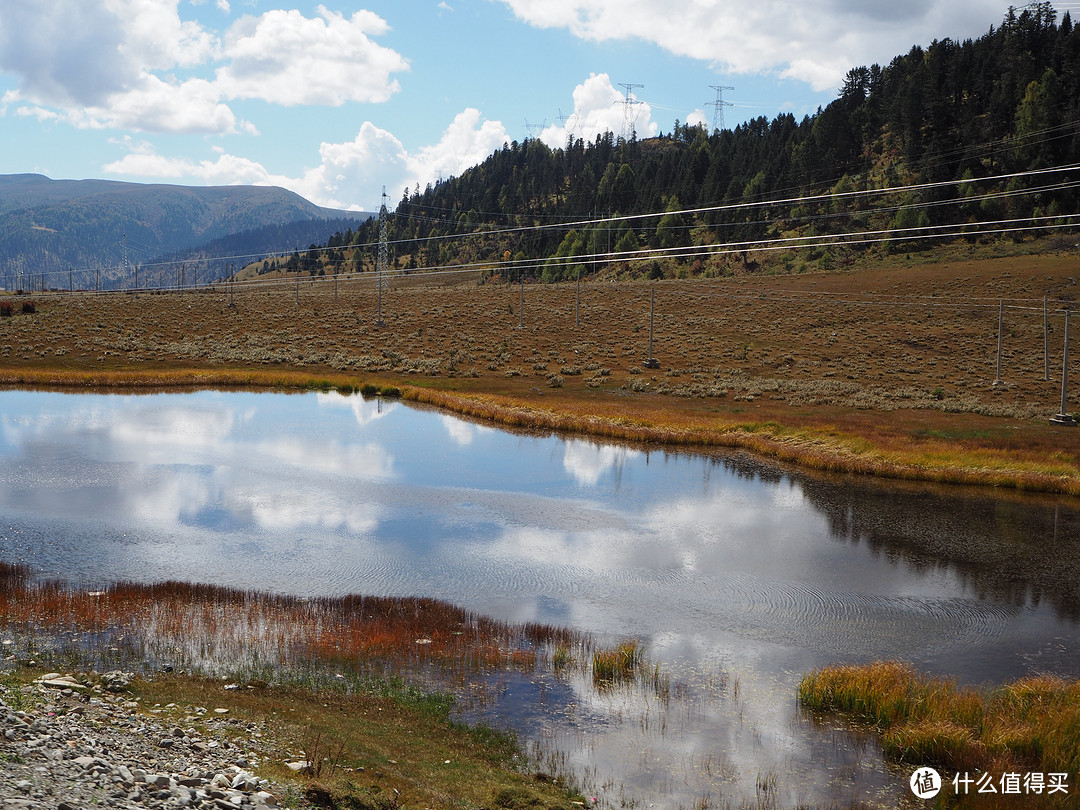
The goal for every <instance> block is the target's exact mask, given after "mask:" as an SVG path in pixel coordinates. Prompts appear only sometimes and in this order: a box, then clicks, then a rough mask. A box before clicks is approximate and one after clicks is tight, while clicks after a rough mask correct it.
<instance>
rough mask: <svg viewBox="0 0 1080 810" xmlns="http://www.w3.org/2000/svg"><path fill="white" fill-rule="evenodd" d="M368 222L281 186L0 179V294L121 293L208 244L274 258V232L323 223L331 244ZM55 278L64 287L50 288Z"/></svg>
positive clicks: (29, 176)
mask: <svg viewBox="0 0 1080 810" xmlns="http://www.w3.org/2000/svg"><path fill="white" fill-rule="evenodd" d="M369 216H371V215H370V214H367V213H364V212H353V211H343V210H338V209H333V208H325V207H323V206H318V205H316V204H314V203H312V202H310V201H309V200H306V199H305V198H304V197H302V196H300V195H299V194H296V193H295V192H292V191H289V190H287V189H284V188H280V187H277V186H240V185H236V186H183V185H172V184H166V183H153V184H144V183H133V182H128V181H118V180H100V179H85V180H69V179H59V180H57V179H53V178H50V177H47V176H45V175H41V174H34V173H22V174H9V175H0V284H4V285H7V286H8V287H12V286H18V287H29V288H34V287H35V286H44V287H49V286H64V287H66V286H67V284H68V283H69V282H68V280H69V278H74V279H75V280H76V281H77V283H78V284H79V286H87V284H88V281H89V279H90V278H92V277H93V278H95V279H97V280H98V281H96V282H95V283H101V282H102V281H104V282H105V284H106V286H112V285H122V284H123V282H124V280H125V278H126V277H127V276H129V275H132V274H133V266H134V265H137V264H139V263H141V262H146V261H150V260H153V259H155V258H157V257H160V256H162V255H165V254H170V253H179V252H183V251H192V250H195V249H197V248H199V247H200V246H202V245H205V244H207V243H210V242H212V241H214V240H218V239H222V238H227V237H229V236H232V235H236V234H241V233H250V234H251V238H252V242H251V243H250V244H249V245H248V246H246V248H245V249H247V250H249V251H250V252H253V253H255V252H260V251H261V250H263V249H271V246H270V244H269V243H268V242H266V237H267V236H268V235H269V234H270V233H272V228H273V227H274V226H286V225H292V224H294V223H300V222H312V223H317V222H319V221H323V220H326V221H328V225H327V229H326V233H325V236H324V238H328V237H329V236H330V235H332V234H333V233H334V232H335V231H336V230H339V229H340V226H341V223H342V222H345V221H355V222H361V221H363V220H364V219H366V218H367V217H369ZM267 228H271V231H267V230H266V229H267ZM316 231H318V228H317V226H316ZM264 243H265V244H264ZM274 249H276V248H274ZM35 275H36V276H37V279H38V280H37V281H33V280H32V279H33V277H34V276H35ZM60 275H62V276H63V282H62V283H61V282H60V281H59V280H58V278H54V277H58V276H60ZM16 279H19V281H18V283H16V281H15V280H16ZM144 280H146V279H144Z"/></svg>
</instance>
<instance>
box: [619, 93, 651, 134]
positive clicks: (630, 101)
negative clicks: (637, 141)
mask: <svg viewBox="0 0 1080 810" xmlns="http://www.w3.org/2000/svg"><path fill="white" fill-rule="evenodd" d="M644 86H645V85H643V84H624V83H623V82H619V87H625V88H626V98H625V99H623V103H622V104H623V140H624V141H629V140H630V139H631V138H633V136H634V121H635V119H636V118H637V113H636V112H634V107H636V106H637V105H638V104H644V103H645V102H643V101H638V100H637V99H636V98H634V95H633V93H634V88H635V87H644Z"/></svg>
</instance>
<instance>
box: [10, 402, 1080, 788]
mask: <svg viewBox="0 0 1080 810" xmlns="http://www.w3.org/2000/svg"><path fill="white" fill-rule="evenodd" d="M0 560H4V561H8V562H22V563H27V564H29V565H30V566H32V568H33V569H34V570H35V571H36V572H39V573H42V574H43V575H48V576H59V577H62V578H64V579H68V580H71V581H74V582H77V583H80V584H84V585H87V586H94V585H98V584H104V583H106V582H109V581H113V580H117V579H126V580H135V581H142V582H153V581H160V580H165V579H181V580H189V581H195V582H206V583H212V584H216V585H222V586H234V587H239V588H257V589H262V590H267V591H273V592H279V593H287V594H297V595H344V594H350V593H367V594H375V595H401V596H408V595H420V596H432V597H438V598H441V599H445V600H448V601H451V602H454V603H457V604H460V605H462V606H464V607H466V608H468V609H471V610H474V611H477V612H480V613H484V614H487V615H491V616H494V617H497V618H501V619H506V620H510V621H538V622H544V623H553V624H559V625H566V626H569V627H572V628H575V629H579V630H583V631H587V632H589V633H593V634H598V635H600V636H602V637H604V638H608V639H610V640H612V641H614V640H617V639H621V638H624V637H632V638H635V639H639V640H641V641H642V642H643V643H644V644H645V646H646V649H647V652H648V654H649V656H650V657H651V658H652V659H654V660H656V661H659V662H660V663H661V664H662V666H663V668H664V670H665V671H666V672H669V673H671V675H672V677H673V678H674V679H675V680H676V681H677V682H678V683H679V684H680V685H681V686H680V694H681V695H682V696H683V697H682V699H681V700H675V701H672V702H671V703H670V705H658V704H657V703H656V702H655V701H652V702H650V700H649V698H648V695H644V694H597V693H596V692H595V691H593V690H591V689H590V688H589V687H588V685H587V684H584V683H583V682H577V681H574V680H573V679H571V680H566V679H561V680H560V679H557V678H554V677H537V678H534V679H531V680H530V679H523V678H512V677H508V680H507V682H506V683H505V684H504V685H503V689H502V695H501V697H500V699H499V701H498V702H496V703H495V704H494V705H485V706H482V707H476V708H472V707H470V708H469V709H468V711H469V712H470V716H472V717H482V718H483V719H485V720H487V721H489V722H493V723H496V724H504V725H512V726H514V727H516V728H518V729H519V730H521V732H522V733H523V735H524V738H525V739H526V740H527V741H530V742H532V743H535V744H537V745H539V746H541V748H542V750H545V751H548V752H549V753H550V752H552V751H555V752H558V753H557V756H558V757H559V758H560V761H561V763H562V764H563V765H565V766H569V767H572V768H574V769H575V770H576V771H577V772H578V773H579V775H580V776H582V778H585V779H587V780H588V784H589V785H590V789H591V790H593V791H595V794H594V795H598V798H600V800H601V803H608V804H612V805H614V806H617V805H618V803H619V801H620V800H622V799H629V798H633V799H635V800H637V801H638V802H639V803H640V805H639V806H648V805H649V804H650V803H656V804H657V805H658V806H676V805H680V804H681V805H683V806H691V805H693V804H695V803H696V802H698V801H700V800H701V799H703V798H708V799H709V800H710V801H711V802H712V803H713V804H714V805H716V804H721V805H722V804H724V803H731V804H733V805H735V806H738V804H739V803H742V802H745V803H753V802H754V801H755V800H756V798H758V797H759V790H760V789H759V787H758V783H759V782H760V781H761V779H762V778H763V777H769V778H770V779H771V780H772V784H773V785H775V787H774V788H771V789H773V790H775V793H776V795H777V796H778V797H779V799H780V804H781V805H782V806H786V805H789V804H791V805H793V804H795V803H797V802H814V803H826V804H827V803H831V802H837V803H841V804H848V803H850V802H851V801H855V800H865V801H872V800H875V799H876V800H880V801H882V802H883V803H885V804H886V805H892V806H895V804H896V802H897V801H898V800H899V799H900V797H903V796H904V795H905V792H906V790H907V787H906V784H907V776H908V772H907V771H904V770H902V769H894V768H890V767H889V766H887V765H886V764H885V763H884V761H883V760H882V757H881V754H880V750H879V749H878V748H877V746H876V743H875V742H874V741H873V738H872V737H871V738H866V739H864V738H861V737H860V736H859V735H858V734H855V733H854V732H850V731H847V730H844V729H841V728H836V727H832V726H829V727H825V728H823V727H820V726H818V725H817V724H815V723H814V722H813V721H812V720H811V719H810V718H808V717H807V716H805V715H803V714H802V713H801V712H800V710H799V708H798V706H797V704H796V700H795V687H796V684H797V683H798V680H799V677H800V676H801V674H802V673H804V672H805V671H806V670H808V669H810V668H812V667H815V666H820V665H824V664H827V663H833V662H864V661H870V660H875V659H881V658H889V659H902V660H906V661H911V662H913V663H914V664H916V665H917V666H918V667H919V668H920V669H922V670H925V671H928V672H932V673H942V674H948V675H952V676H955V677H957V678H958V679H959V680H961V681H963V682H984V681H1001V680H1006V679H1012V678H1016V677H1019V676H1022V675H1025V674H1028V673H1033V672H1052V673H1057V674H1062V675H1067V676H1073V677H1080V645H1078V644H1077V643H1076V642H1077V639H1078V632H1077V630H1078V621H1080V585H1078V583H1080V510H1078V508H1077V503H1076V502H1075V501H1070V500H1066V499H1050V498H1022V497H1017V496H1005V497H995V496H994V495H993V493H988V492H986V491H978V492H976V491H970V490H963V489H941V488H932V487H925V486H908V485H899V484H888V483H882V482H876V481H870V480H866V479H858V478H826V477H819V476H812V475H808V474H805V473H800V472H792V471H790V470H781V469H779V468H776V467H773V466H770V465H769V464H767V463H764V462H761V461H758V460H754V459H752V458H749V457H747V456H742V455H728V456H720V455H716V456H702V455H692V454H684V453H666V452H662V451H656V450H653V451H648V450H645V449H641V448H633V447H627V446H616V445H610V444H602V443H597V442H593V441H589V440H583V439H564V438H559V437H555V436H550V435H543V436H534V435H520V434H514V433H508V432H505V431H501V430H497V429H494V428H491V427H487V426H483V425H479V424H475V423H471V422H468V421H465V420H462V419H459V418H456V417H453V416H448V415H445V414H441V413H437V412H433V411H430V410H421V409H416V408H412V407H407V406H405V405H403V404H401V403H399V402H392V401H379V400H364V399H362V398H361V397H359V396H352V397H345V396H340V395H338V394H335V393H329V394H314V393H312V394H303V395H299V394H293V395H284V394H266V393H260V394H254V393H236V392H228V393H223V392H200V393H194V394H157V395H139V396H119V395H100V394H96V395H95V394H90V395H71V394H57V393H46V392H27V391H4V392H0ZM552 756H555V755H552Z"/></svg>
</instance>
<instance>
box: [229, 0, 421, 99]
mask: <svg viewBox="0 0 1080 810" xmlns="http://www.w3.org/2000/svg"><path fill="white" fill-rule="evenodd" d="M318 14H319V17H318V18H317V19H308V18H306V17H304V15H302V14H301V13H300V12H299V11H295V10H294V11H268V12H266V13H265V14H263V15H262V16H260V17H251V16H244V17H242V18H241V19H240V20H238V21H237V22H235V23H234V24H233V26H232V27H231V28H230V29H229V32H228V34H227V35H226V38H225V46H224V55H225V57H226V58H227V60H228V64H227V65H225V66H223V67H222V68H220V69H219V70H218V72H217V81H216V85H217V86H218V88H219V89H220V91H221V92H222V94H223V95H224V96H226V97H228V98H258V99H262V100H264V101H269V102H272V103H275V104H283V105H286V106H291V105H294V104H326V105H334V106H337V105H340V104H343V103H345V102H346V101H373V102H380V101H386V100H387V99H388V98H390V96H391V95H393V94H394V93H396V92H397V91H398V89H399V85H398V83H397V81H395V80H393V79H391V78H390V76H391V74H392V73H397V72H400V71H404V70H407V69H408V63H407V62H406V61H405V58H404V57H403V56H401V55H400V54H398V53H397V52H396V51H393V50H391V49H390V48H385V47H383V46H381V45H377V44H376V43H375V42H373V41H372V40H371V38H370V36H369V35H379V34H384V33H386V31H387V29H388V27H387V25H386V22H385V21H384V20H382V19H381V18H380V17H378V16H377V15H375V14H373V13H372V12H370V11H358V12H356V13H355V14H353V15H352V17H350V18H348V19H346V18H345V17H344V16H343V15H341V14H338V13H335V12H332V11H328V10H327V9H326V8H325V7H323V6H319V10H318Z"/></svg>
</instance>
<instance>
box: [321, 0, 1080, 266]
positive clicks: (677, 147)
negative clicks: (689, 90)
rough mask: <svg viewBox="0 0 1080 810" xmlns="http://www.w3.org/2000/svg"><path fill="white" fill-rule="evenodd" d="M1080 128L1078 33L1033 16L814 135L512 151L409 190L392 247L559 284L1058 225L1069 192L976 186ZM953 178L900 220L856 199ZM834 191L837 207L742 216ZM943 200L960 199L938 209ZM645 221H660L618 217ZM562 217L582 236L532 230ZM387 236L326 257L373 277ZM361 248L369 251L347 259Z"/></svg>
mask: <svg viewBox="0 0 1080 810" xmlns="http://www.w3.org/2000/svg"><path fill="white" fill-rule="evenodd" d="M1078 121H1080V30H1077V28H1076V27H1075V26H1074V25H1073V23H1072V20H1071V17H1070V15H1069V13H1068V12H1066V13H1065V14H1064V15H1063V17H1062V18H1061V20H1060V21H1059V20H1058V15H1057V12H1056V10H1055V9H1054V8H1053V7H1052V6H1051V4H1050V3H1045V2H1040V3H1034V4H1032V5H1030V6H1027V7H1025V8H1024V9H1022V10H1019V11H1018V10H1017V9H1015V8H1010V9H1009V11H1008V12H1007V14H1006V15H1005V17H1004V19H1003V20H1002V23H1001V25H1000V26H997V27H994V26H991V28H990V29H989V31H988V32H987V33H986V34H985V35H984V36H982V37H980V38H978V39H969V40H965V41H963V42H957V41H954V40H950V39H944V40H935V41H934V42H932V43H931V44H930V45H929V46H927V47H921V46H915V47H913V48H912V49H911V50H910V51H909V52H908V53H906V54H904V55H902V56H897V57H896V58H895V59H893V60H892V61H891V62H890V63H889V64H888V65H886V66H881V65H877V64H875V65H871V66H869V67H857V68H853V69H852V70H850V71H849V72H848V74H847V76H846V77H845V80H844V82H843V85H842V87H841V89H840V91H839V94H838V97H837V98H836V99H835V100H834V101H833V102H831V103H830V104H829V105H828V106H826V107H824V108H819V109H818V111H817V112H816V113H815V114H813V115H808V116H805V117H803V118H802V120H797V119H796V118H795V116H793V115H791V114H781V115H778V116H776V117H775V118H773V119H772V120H768V119H767V118H766V117H764V116H762V117H759V118H755V119H752V120H750V121H747V122H746V123H743V124H740V125H738V126H736V127H735V128H734V129H725V130H723V131H713V132H711V133H710V132H708V131H707V130H706V129H705V128H704V127H701V126H691V125H689V124H686V123H680V122H678V121H676V122H675V125H674V127H673V128H672V131H671V132H670V133H668V134H663V133H661V135H660V136H659V137H656V138H650V139H646V140H640V141H639V140H636V139H630V140H629V141H626V140H623V139H621V138H616V137H615V136H614V135H613V134H612V133H610V132H607V133H598V134H597V135H596V136H595V137H594V138H592V139H591V140H585V139H580V138H579V139H571V140H569V141H568V142H567V143H566V144H565V146H564V147H563V148H560V149H552V148H550V147H548V146H547V145H546V144H544V143H543V142H541V141H539V140H535V139H526V140H525V141H523V142H520V143H519V142H517V141H514V142H511V143H508V144H505V145H504V147H503V148H502V149H501V150H499V151H497V152H495V153H494V154H492V155H491V156H489V157H488V158H487V159H486V160H485V161H484V162H482V163H481V164H480V165H478V166H475V167H473V168H471V169H469V170H467V171H465V172H463V173H462V174H461V175H460V176H458V177H451V178H449V179H446V180H441V181H439V182H438V183H435V184H434V185H429V186H428V187H427V188H425V189H423V190H421V189H420V188H418V187H417V188H414V189H405V191H404V193H403V195H402V197H401V201H400V202H399V203H398V205H397V207H396V209H395V210H394V211H393V214H392V216H391V217H390V218H389V226H388V227H389V239H390V240H391V242H392V243H393V247H392V250H393V254H394V261H395V263H396V265H397V266H398V267H401V268H403V269H406V270H408V269H411V268H418V267H436V266H447V265H454V264H468V263H472V262H477V261H491V262H495V263H496V264H497V263H498V261H499V260H500V259H504V260H505V259H506V258H511V259H513V260H516V262H515V261H512V262H510V263H509V264H508V265H507V266H514V267H518V268H520V267H527V268H528V269H527V270H525V271H524V272H527V273H529V274H530V275H533V276H536V277H538V278H542V279H544V280H550V281H554V280H558V279H560V278H564V277H567V276H569V275H572V274H574V273H576V272H578V271H579V270H580V269H581V268H580V266H576V265H575V262H574V258H575V257H585V256H595V255H597V254H610V253H615V254H619V253H626V252H629V251H634V250H642V249H647V248H653V249H672V248H681V247H687V246H693V245H715V244H718V243H731V242H744V241H752V240H764V239H769V238H776V237H780V236H790V235H806V234H818V233H849V234H850V233H859V232H861V231H874V230H880V229H882V228H910V227H924V226H936V225H956V226H963V225H964V224H965V223H975V222H979V221H986V220H1001V219H1005V218H1023V217H1037V216H1039V217H1042V216H1051V217H1052V216H1058V215H1064V214H1066V213H1069V212H1074V211H1075V210H1076V202H1077V201H1076V195H1075V192H1074V191H1073V190H1072V189H1071V188H1068V187H1061V188H1053V189H1048V190H1043V191H1040V192H1039V193H1027V194H1024V193H1017V192H1024V191H1025V190H1030V189H1031V188H1033V187H1034V186H1036V185H1042V184H1044V183H1045V182H1046V181H1042V180H1038V179H1034V178H1031V177H1025V176H1017V177H1012V178H1008V179H995V180H988V181H987V182H986V183H979V182H977V181H979V180H980V179H982V178H1000V177H1001V176H1002V175H1008V174H1010V173H1017V174H1019V173H1023V172H1030V171H1032V170H1037V169H1040V168H1044V167H1052V166H1060V165H1064V164H1068V163H1075V162H1078V161H1080V132H1078V128H1077V123H1078ZM943 181H944V183H945V184H943V185H940V186H937V187H934V188H929V189H925V188H924V189H918V190H913V191H911V192H910V193H908V194H906V195H901V197H900V198H899V200H895V199H893V200H891V201H890V203H889V205H884V204H883V205H876V204H872V203H868V202H867V199H868V198H864V197H860V196H859V195H858V194H857V193H852V192H860V191H868V190H873V189H883V188H897V187H908V186H913V185H919V184H928V183H942V182H943ZM955 181H965V182H964V183H962V184H961V185H957V186H953V185H949V183H952V182H955ZM972 181H975V182H972ZM1062 185H1063V186H1067V185H1068V184H1062ZM992 192H999V193H1000V194H999V196H987V195H988V194H990V193H992ZM822 194H825V195H832V196H831V197H827V198H825V199H817V200H814V201H812V202H806V203H803V204H789V203H785V204H775V205H770V204H768V203H766V204H764V205H761V206H753V207H745V206H744V204H745V203H748V202H755V201H769V200H777V199H787V200H790V199H792V198H797V197H807V196H814V195H822ZM1006 194H1009V195H1006ZM963 198H967V199H968V200H969V201H968V202H965V201H964V199H963ZM957 199H959V200H960V201H959V202H955V200H957ZM944 201H954V202H952V203H950V204H948V205H937V206H935V205H933V203H935V202H944ZM723 206H732V207H729V208H725V207H723ZM694 209H708V210H704V211H694ZM688 211H689V212H690V213H686V212H688ZM642 214H655V216H651V217H647V218H642V219H631V220H623V219H615V220H612V219H611V218H612V217H625V216H629V217H633V216H635V215H642ZM568 220H574V221H577V222H578V224H577V225H575V226H573V227H566V228H559V227H540V228H538V226H549V225H552V224H553V223H559V222H566V221H568ZM593 222H595V223H596V224H595V225H594V224H592V223H593ZM378 227H379V226H378V221H377V220H371V221H369V222H367V223H363V224H361V225H360V226H358V227H357V228H356V230H355V231H354V232H353V233H352V234H351V241H350V242H345V243H344V244H343V242H342V241H338V243H337V244H336V245H333V246H327V247H328V248H331V249H330V250H329V251H328V254H327V256H328V258H329V257H330V255H331V254H333V258H334V260H335V261H337V262H338V263H339V264H342V263H348V264H350V265H351V266H353V267H356V268H364V269H370V268H371V267H372V266H373V264H374V248H373V247H372V246H373V245H374V244H375V243H377V241H378ZM461 235H469V236H468V238H447V237H451V236H461ZM350 244H351V245H353V246H363V248H364V249H363V251H355V250H354V251H351V252H349V254H348V255H349V257H350V258H348V259H347V258H346V255H345V254H346V251H347V249H348V247H349V245H350ZM912 244H913V243H912V242H907V243H905V245H904V246H905V248H906V249H908V248H910V247H911V246H912ZM868 249H869V248H868ZM879 249H880V248H879ZM815 252H816V253H817V254H819V255H815ZM794 255H795V254H794V253H792V254H791V255H790V256H787V257H785V261H792V260H794V259H793V258H792V257H793V256H794ZM807 258H809V259H810V260H814V261H819V262H821V260H822V259H827V258H828V250H824V251H821V250H817V251H808V252H807ZM744 260H745V258H744ZM696 261H697V262H698V266H696V267H692V268H690V269H691V270H693V271H699V270H700V269H701V267H700V260H696ZM675 263H676V264H678V261H677V260H676V261H675ZM824 265H825V263H823V264H822V266H824ZM590 266H592V265H590ZM653 270H654V271H655V270H656V267H655V265H654V266H653Z"/></svg>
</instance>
